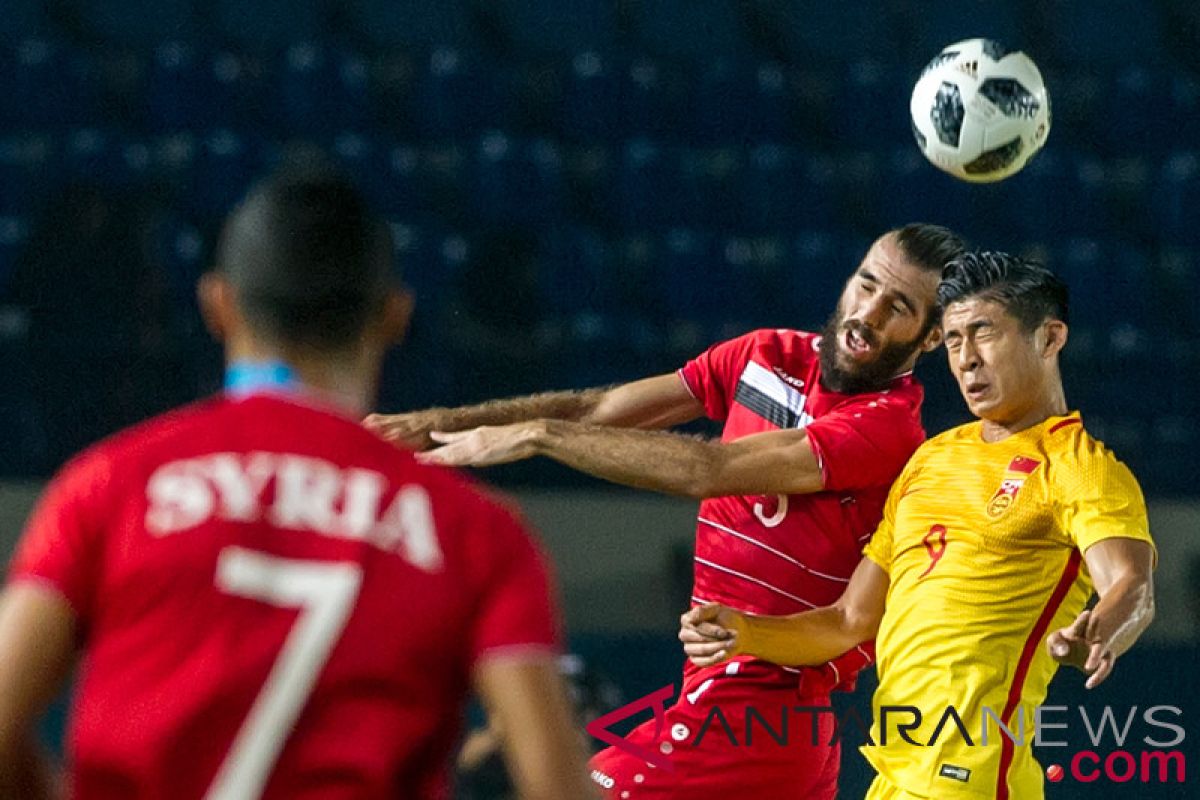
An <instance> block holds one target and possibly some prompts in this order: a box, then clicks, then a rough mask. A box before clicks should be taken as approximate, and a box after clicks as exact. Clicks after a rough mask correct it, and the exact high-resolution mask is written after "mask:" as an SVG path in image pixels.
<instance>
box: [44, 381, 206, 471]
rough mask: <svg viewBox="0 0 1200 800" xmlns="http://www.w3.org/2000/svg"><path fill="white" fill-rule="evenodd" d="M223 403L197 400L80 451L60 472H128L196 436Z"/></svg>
mask: <svg viewBox="0 0 1200 800" xmlns="http://www.w3.org/2000/svg"><path fill="white" fill-rule="evenodd" d="M224 404H225V402H224V400H223V398H221V397H220V396H217V397H211V398H206V399H203V400H198V401H196V402H193V403H189V404H187V405H184V406H180V407H179V408H174V409H171V410H170V411H167V412H164V413H162V414H158V415H157V416H154V417H151V418H150V419H148V420H145V421H143V422H139V423H137V424H136V425H131V426H130V427H128V428H123V429H121V430H119V431H117V432H116V433H113V434H111V435H109V436H107V437H105V438H104V439H101V440H100V441H99V442H96V443H95V444H93V445H91V446H90V447H87V448H85V449H84V450H82V451H81V452H80V453H79V454H78V455H76V456H74V457H73V458H72V459H71V460H70V461H68V462H67V463H66V465H64V467H63V468H62V470H61V472H62V473H79V472H89V471H97V470H105V469H112V468H115V467H116V466H117V465H120V467H121V468H122V469H129V468H130V467H132V466H133V465H135V464H137V463H139V462H144V461H149V460H152V459H153V457H154V456H155V455H156V454H158V453H159V452H161V451H162V450H163V449H164V448H166V447H170V446H172V445H173V444H174V443H175V442H177V441H178V440H179V439H181V438H185V437H187V436H189V435H199V434H201V433H202V432H203V431H205V430H206V429H207V426H208V425H209V424H210V423H211V420H212V417H213V415H214V414H215V413H219V410H220V409H221V407H222V406H223V405H224Z"/></svg>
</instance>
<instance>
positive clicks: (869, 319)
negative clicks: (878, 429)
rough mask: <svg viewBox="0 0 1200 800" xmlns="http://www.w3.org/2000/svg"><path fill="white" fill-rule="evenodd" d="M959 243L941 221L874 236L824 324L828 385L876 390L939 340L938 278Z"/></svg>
mask: <svg viewBox="0 0 1200 800" xmlns="http://www.w3.org/2000/svg"><path fill="white" fill-rule="evenodd" d="M963 249H964V246H963V242H962V239H960V238H959V237H958V236H957V235H955V234H954V233H953V232H952V231H950V230H949V229H947V228H943V227H941V226H940V225H926V224H914V225H906V226H904V227H903V228H897V229H896V230H891V231H888V232H887V233H885V234H884V235H883V236H880V237H879V238H878V239H876V240H875V243H874V244H872V245H871V249H870V250H868V251H867V254H866V256H865V257H864V258H863V260H862V263H861V264H859V266H858V269H856V270H855V272H854V274H853V275H851V276H850V280H849V281H848V282H847V283H846V287H845V289H843V290H842V296H841V298H840V299H839V300H838V305H837V309H836V311H834V313H833V316H831V317H830V318H829V321H828V322H827V323H826V324H825V330H824V332H823V336H822V339H821V377H822V381H823V382H824V383H825V385H826V386H827V387H828V388H830V389H833V390H834V391H839V392H847V393H853V392H864V391H870V390H874V389H879V388H881V387H883V386H885V385H887V383H888V381H890V380H891V379H892V378H894V377H896V376H897V375H899V374H901V373H903V372H907V371H908V370H910V369H912V368H913V365H914V364H915V363H916V360H917V356H919V355H920V354H921V353H922V352H928V351H930V350H933V349H934V348H936V347H937V346H938V343H939V342H940V341H941V332H940V330H939V328H938V324H937V323H938V306H937V285H938V279H939V278H940V277H941V274H942V269H943V268H944V267H945V266H946V264H947V263H949V262H950V261H951V260H953V259H954V258H957V257H958V256H959V255H961V254H962V252H963Z"/></svg>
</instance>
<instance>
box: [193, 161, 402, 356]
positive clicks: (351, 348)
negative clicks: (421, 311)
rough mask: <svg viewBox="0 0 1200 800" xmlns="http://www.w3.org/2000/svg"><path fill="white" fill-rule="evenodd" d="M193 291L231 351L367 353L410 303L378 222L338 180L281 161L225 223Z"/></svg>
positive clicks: (390, 332) (398, 323)
mask: <svg viewBox="0 0 1200 800" xmlns="http://www.w3.org/2000/svg"><path fill="white" fill-rule="evenodd" d="M200 299H201V303H202V306H203V308H204V311H205V316H206V319H207V320H208V322H209V326H210V328H212V330H213V332H214V333H215V334H216V335H217V336H218V337H219V338H221V339H222V340H223V341H225V343H226V345H227V347H228V349H230V350H231V357H235V358H237V357H252V356H253V355H256V354H258V353H248V352H244V351H245V350H246V348H247V347H252V348H256V349H257V351H261V350H262V349H263V348H266V349H268V350H270V351H272V354H273V355H275V356H278V357H287V356H289V355H291V356H299V357H304V358H314V357H316V358H322V357H338V358H345V357H346V356H350V355H359V354H360V351H363V350H364V347H365V349H366V352H369V353H371V354H372V355H374V354H375V353H377V352H378V353H382V351H383V349H384V348H385V347H386V346H387V345H388V344H390V343H392V342H393V341H395V340H396V339H398V338H399V336H400V334H401V333H402V332H403V330H404V325H405V323H406V322H407V319H408V312H409V308H410V303H409V300H408V297H407V295H404V294H403V293H401V292H400V291H399V290H398V289H397V288H396V287H395V285H394V283H393V274H392V248H391V237H390V232H389V230H388V228H387V225H386V224H384V223H383V222H382V221H381V220H380V219H378V218H377V217H375V216H374V215H373V214H372V213H371V211H370V210H369V209H368V207H367V204H366V202H365V201H364V200H363V198H362V196H361V195H360V194H359V193H358V192H357V191H356V190H355V189H354V187H353V186H352V185H350V184H349V183H348V182H347V181H346V180H345V179H343V178H341V177H340V176H338V175H337V174H336V173H334V172H331V171H328V170H324V169H300V168H290V169H285V170H283V171H281V172H279V173H277V174H275V175H273V176H271V177H269V178H267V179H265V180H264V181H262V182H261V183H259V184H258V185H256V186H255V187H254V188H253V189H251V191H250V193H249V194H248V195H247V196H246V198H245V200H244V201H242V203H241V204H240V205H239V206H238V207H237V208H236V209H235V210H234V211H233V213H232V214H231V215H230V217H229V219H228V220H227V222H226V223H225V228H224V230H223V231H222V234H221V239H220V242H219V244H218V247H217V258H216V269H215V271H214V273H213V274H212V275H209V276H206V278H205V279H204V280H203V281H202V282H201V287H200Z"/></svg>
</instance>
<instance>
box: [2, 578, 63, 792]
mask: <svg viewBox="0 0 1200 800" xmlns="http://www.w3.org/2000/svg"><path fill="white" fill-rule="evenodd" d="M74 657H75V614H74V611H73V610H72V609H71V607H70V605H68V604H67V602H66V600H64V599H63V598H62V597H61V596H60V595H59V594H57V593H56V592H54V591H53V590H51V589H47V588H46V587H44V586H40V585H38V584H36V583H33V582H30V581H19V582H17V583H14V584H11V585H10V586H8V587H7V588H6V589H4V591H3V592H2V593H0V798H3V800H9V798H12V800H17V798H20V800H41V798H56V797H60V796H62V792H61V787H60V784H59V776H58V772H57V770H56V769H55V768H54V766H53V765H52V763H51V761H50V759H49V758H48V756H47V755H46V754H45V753H44V752H42V750H41V748H40V747H39V745H38V742H37V737H36V735H35V733H34V730H35V725H36V724H37V721H38V719H39V718H40V717H41V715H42V713H43V712H44V711H45V710H46V707H47V706H49V705H50V702H51V701H52V700H53V699H54V696H55V695H56V694H57V693H58V692H59V690H60V689H61V688H62V685H63V683H64V682H65V681H66V678H67V674H68V672H69V671H70V668H71V664H72V663H73V661H74Z"/></svg>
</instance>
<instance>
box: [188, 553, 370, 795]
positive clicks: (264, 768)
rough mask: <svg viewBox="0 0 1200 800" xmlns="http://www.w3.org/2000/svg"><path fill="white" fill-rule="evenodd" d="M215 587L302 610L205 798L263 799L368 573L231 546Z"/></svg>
mask: <svg viewBox="0 0 1200 800" xmlns="http://www.w3.org/2000/svg"><path fill="white" fill-rule="evenodd" d="M216 584H217V588H218V589H220V590H221V591H223V592H225V593H226V594H231V595H235V596H237V597H246V598H249V599H252V600H260V601H262V602H264V603H270V604H271V605H273V606H279V607H281V608H299V609H300V615H299V616H298V617H297V618H296V623H295V625H294V626H293V627H292V630H291V633H289V634H288V637H287V639H286V640H284V643H283V648H282V649H281V650H280V651H279V657H278V658H277V659H275V664H274V666H273V667H271V672H270V674H269V675H268V676H267V681H266V683H265V684H263V687H262V690H261V691H260V692H259V693H258V697H257V698H256V699H255V701H254V705H253V706H251V707H250V713H249V714H247V715H246V719H245V721H244V722H243V723H242V727H241V729H240V730H239V731H238V734H237V737H236V738H235V739H234V740H233V744H232V746H230V748H229V754H228V755H227V756H226V757H225V762H224V763H223V764H222V765H221V768H220V770H218V772H217V776H216V778H215V779H214V781H213V784H212V786H211V787H209V790H208V793H207V794H206V795H205V800H253V798H257V797H259V796H260V795H261V794H262V791H263V787H264V786H266V783H267V779H268V778H269V777H270V775H271V769H272V768H273V767H274V766H275V762H276V760H278V758H279V753H280V751H281V750H282V749H283V744H284V742H285V741H286V740H287V736H288V734H289V733H290V732H291V730H292V726H294V725H295V724H296V719H297V718H298V717H299V716H300V711H301V710H302V709H303V708H304V703H305V701H306V700H308V695H309V693H310V692H311V691H312V688H313V685H314V684H315V683H316V681H317V675H318V673H320V671H321V668H322V667H323V666H325V662H326V661H328V660H329V654H330V652H332V650H333V646H334V645H335V644H336V643H337V640H338V639H339V638H340V637H341V634H342V630H343V629H344V628H345V627H346V622H347V620H349V618H350V612H351V611H353V610H354V602H355V601H356V600H357V599H358V592H359V589H360V588H361V587H362V568H361V567H359V566H358V565H357V564H352V563H347V562H334V563H329V562H321V561H303V560H297V559H289V558H280V557H278V556H272V555H269V554H267V553H260V552H258V551H255V550H247V549H245V548H242V547H226V548H225V549H224V550H222V551H221V552H220V554H219V555H218V556H217V576H216Z"/></svg>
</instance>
